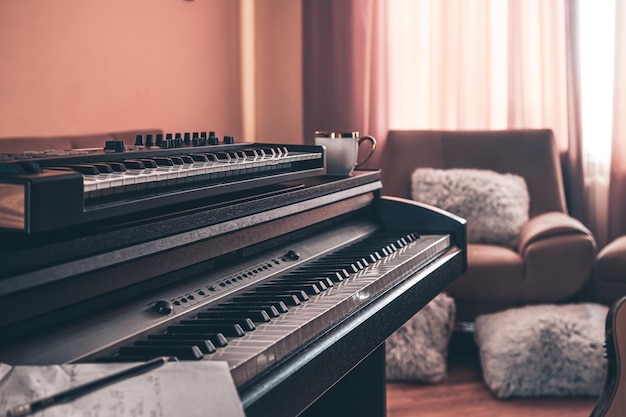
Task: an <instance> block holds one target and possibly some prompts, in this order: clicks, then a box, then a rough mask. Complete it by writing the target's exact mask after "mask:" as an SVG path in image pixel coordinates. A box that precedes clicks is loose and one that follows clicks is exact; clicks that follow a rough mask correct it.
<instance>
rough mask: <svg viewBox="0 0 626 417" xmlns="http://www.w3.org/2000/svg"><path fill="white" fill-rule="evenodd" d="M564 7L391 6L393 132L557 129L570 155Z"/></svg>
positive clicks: (498, 2)
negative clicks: (406, 130)
mask: <svg viewBox="0 0 626 417" xmlns="http://www.w3.org/2000/svg"><path fill="white" fill-rule="evenodd" d="M564 2H565V0H550V1H545V0H510V1H503V0H468V1H452V0H443V1H440V0H393V1H389V2H388V4H389V14H388V16H389V21H388V27H389V37H390V39H389V44H390V46H389V55H390V57H389V70H388V71H389V76H390V86H389V87H390V88H389V94H390V98H389V127H390V128H392V129H409V128H411V129H416V128H423V129H506V128H551V129H553V131H554V132H555V136H556V138H557V141H558V143H559V146H560V148H561V149H564V148H566V146H567V135H568V131H567V130H568V122H567V117H568V116H567V79H566V77H565V76H564V74H566V52H565V51H566V48H565V33H566V32H565V11H564V8H565V3H564Z"/></svg>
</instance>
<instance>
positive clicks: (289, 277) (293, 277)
mask: <svg viewBox="0 0 626 417" xmlns="http://www.w3.org/2000/svg"><path fill="white" fill-rule="evenodd" d="M269 282H314V283H316V284H317V285H318V286H319V287H320V289H321V288H324V287H326V288H325V289H328V288H330V287H332V286H333V285H334V284H333V280H332V279H330V278H328V277H309V276H302V275H299V274H297V273H295V274H285V275H282V276H281V277H279V278H276V279H274V280H272V281H269Z"/></svg>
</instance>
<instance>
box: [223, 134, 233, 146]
mask: <svg viewBox="0 0 626 417" xmlns="http://www.w3.org/2000/svg"><path fill="white" fill-rule="evenodd" d="M224 143H227V144H229V145H230V144H233V143H235V138H233V137H232V136H224Z"/></svg>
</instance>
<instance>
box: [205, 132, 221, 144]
mask: <svg viewBox="0 0 626 417" xmlns="http://www.w3.org/2000/svg"><path fill="white" fill-rule="evenodd" d="M207 143H208V144H209V145H219V143H220V140H219V139H218V137H217V136H215V132H213V131H211V132H209V138H208V139H207Z"/></svg>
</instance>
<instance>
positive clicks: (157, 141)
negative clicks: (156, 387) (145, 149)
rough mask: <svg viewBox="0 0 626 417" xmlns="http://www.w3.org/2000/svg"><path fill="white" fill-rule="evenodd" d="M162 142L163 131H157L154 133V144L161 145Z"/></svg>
mask: <svg viewBox="0 0 626 417" xmlns="http://www.w3.org/2000/svg"><path fill="white" fill-rule="evenodd" d="M162 144H163V133H157V135H156V143H155V145H156V146H161V145H162Z"/></svg>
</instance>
